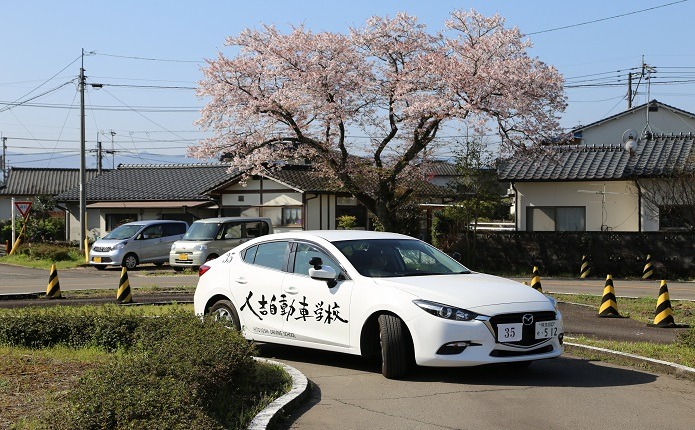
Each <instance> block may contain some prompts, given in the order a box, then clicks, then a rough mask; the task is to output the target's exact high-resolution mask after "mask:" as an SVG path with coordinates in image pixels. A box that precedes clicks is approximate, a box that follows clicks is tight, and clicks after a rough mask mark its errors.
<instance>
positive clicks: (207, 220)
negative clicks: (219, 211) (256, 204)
mask: <svg viewBox="0 0 695 430" xmlns="http://www.w3.org/2000/svg"><path fill="white" fill-rule="evenodd" d="M260 220H263V221H270V218H266V217H249V216H228V217H216V218H203V219H198V220H195V221H193V222H196V223H198V224H203V223H220V222H228V221H260Z"/></svg>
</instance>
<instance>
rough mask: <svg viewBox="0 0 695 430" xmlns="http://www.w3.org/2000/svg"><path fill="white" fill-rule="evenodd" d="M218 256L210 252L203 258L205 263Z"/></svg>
mask: <svg viewBox="0 0 695 430" xmlns="http://www.w3.org/2000/svg"><path fill="white" fill-rule="evenodd" d="M217 257H219V255H217V254H210V255H208V258H206V259H205V262H206V263H207V262H208V261H210V260H214V259H215V258H217Z"/></svg>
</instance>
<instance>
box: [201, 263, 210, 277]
mask: <svg viewBox="0 0 695 430" xmlns="http://www.w3.org/2000/svg"><path fill="white" fill-rule="evenodd" d="M208 270H210V266H207V265H205V264H203V265H202V266H200V267H199V268H198V277H200V276H203V275H204V274H205V272H207V271H208Z"/></svg>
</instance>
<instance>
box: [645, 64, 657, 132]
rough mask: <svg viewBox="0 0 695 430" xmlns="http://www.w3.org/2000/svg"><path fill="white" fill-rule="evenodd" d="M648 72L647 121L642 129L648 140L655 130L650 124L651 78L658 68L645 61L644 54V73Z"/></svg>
mask: <svg viewBox="0 0 695 430" xmlns="http://www.w3.org/2000/svg"><path fill="white" fill-rule="evenodd" d="M645 72H646V73H647V77H646V78H645V81H646V82H647V123H646V124H645V125H644V128H643V129H642V136H643V137H645V138H647V140H649V139H651V137H652V135H653V134H654V132H652V128H651V126H650V125H649V111H650V109H651V107H650V106H649V103H651V100H649V98H650V97H651V95H650V93H651V86H652V82H651V78H652V73H656V69H655V68H654V67H652V66H650V65H648V64H647V63H645V62H644V56H642V75H644V73H645Z"/></svg>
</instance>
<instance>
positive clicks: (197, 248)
mask: <svg viewBox="0 0 695 430" xmlns="http://www.w3.org/2000/svg"><path fill="white" fill-rule="evenodd" d="M206 249H208V246H207V245H205V244H203V245H196V246H194V247H193V250H194V251H205V250H206Z"/></svg>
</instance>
